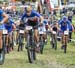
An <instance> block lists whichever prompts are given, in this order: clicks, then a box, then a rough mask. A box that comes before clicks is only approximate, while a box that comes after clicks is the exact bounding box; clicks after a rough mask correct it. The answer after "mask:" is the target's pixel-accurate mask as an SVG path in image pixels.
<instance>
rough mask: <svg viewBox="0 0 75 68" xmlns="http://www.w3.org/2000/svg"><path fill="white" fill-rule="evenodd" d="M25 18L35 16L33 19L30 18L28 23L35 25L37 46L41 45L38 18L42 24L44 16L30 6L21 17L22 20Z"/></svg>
mask: <svg viewBox="0 0 75 68" xmlns="http://www.w3.org/2000/svg"><path fill="white" fill-rule="evenodd" d="M24 18H33V19H28V21H27V25H29V26H32V27H35V28H34V36H35V40H36V42H37V47H39V37H38V18H39V19H40V24H41V23H43V17H42V16H41V15H40V14H39V13H38V12H36V11H34V10H33V9H32V7H31V6H28V7H27V8H26V9H25V12H24V14H23V16H22V18H21V21H23V19H24Z"/></svg>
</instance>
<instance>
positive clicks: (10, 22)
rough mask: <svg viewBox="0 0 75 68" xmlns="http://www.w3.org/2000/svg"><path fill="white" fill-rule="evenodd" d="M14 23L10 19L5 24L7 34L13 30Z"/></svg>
mask: <svg viewBox="0 0 75 68" xmlns="http://www.w3.org/2000/svg"><path fill="white" fill-rule="evenodd" d="M13 24H14V21H13V20H12V19H9V20H8V22H7V23H5V28H6V29H7V30H8V32H11V31H12V29H13Z"/></svg>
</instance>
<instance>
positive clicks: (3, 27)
mask: <svg viewBox="0 0 75 68" xmlns="http://www.w3.org/2000/svg"><path fill="white" fill-rule="evenodd" d="M3 13H4V11H3V10H2V9H0V22H1V21H2V20H3V18H4V17H3ZM3 29H5V26H4V24H2V25H0V30H3Z"/></svg>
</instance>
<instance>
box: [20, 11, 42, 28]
mask: <svg viewBox="0 0 75 68" xmlns="http://www.w3.org/2000/svg"><path fill="white" fill-rule="evenodd" d="M35 16H36V17H40V16H41V15H40V14H39V13H38V12H36V11H34V10H32V11H31V14H30V15H29V16H28V15H27V14H26V12H25V13H24V14H23V16H22V18H21V20H22V21H23V20H24V18H33V17H35ZM27 25H29V26H33V27H35V28H36V29H37V25H38V21H30V20H28V21H27Z"/></svg>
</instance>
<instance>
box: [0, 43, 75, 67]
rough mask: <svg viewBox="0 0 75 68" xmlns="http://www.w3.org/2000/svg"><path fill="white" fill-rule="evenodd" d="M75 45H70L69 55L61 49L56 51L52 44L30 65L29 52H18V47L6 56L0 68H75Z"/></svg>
mask: <svg viewBox="0 0 75 68" xmlns="http://www.w3.org/2000/svg"><path fill="white" fill-rule="evenodd" d="M74 44H75V43H74V42H72V43H69V45H68V49H67V53H66V54H64V53H63V50H61V49H60V43H59V42H58V49H57V51H55V50H54V49H52V48H51V46H50V43H49V42H48V44H47V45H46V46H45V49H44V54H43V55H41V54H37V60H36V61H35V62H34V63H33V64H30V63H28V58H27V52H26V49H24V51H23V52H17V46H16V47H15V49H14V51H12V52H10V54H6V59H5V63H4V64H3V65H1V66H0V68H75V45H74Z"/></svg>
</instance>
